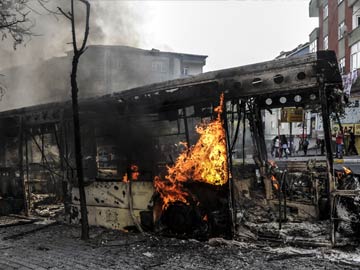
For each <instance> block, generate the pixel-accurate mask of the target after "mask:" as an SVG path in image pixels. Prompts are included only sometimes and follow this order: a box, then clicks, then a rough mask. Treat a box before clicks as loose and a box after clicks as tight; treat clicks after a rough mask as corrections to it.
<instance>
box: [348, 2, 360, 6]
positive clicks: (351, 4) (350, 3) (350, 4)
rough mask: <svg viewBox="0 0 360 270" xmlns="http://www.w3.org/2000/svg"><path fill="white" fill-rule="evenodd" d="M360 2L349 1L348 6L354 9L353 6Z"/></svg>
mask: <svg viewBox="0 0 360 270" xmlns="http://www.w3.org/2000/svg"><path fill="white" fill-rule="evenodd" d="M358 1H359V0H348V6H349V7H352V6H353V5H355V4H356V2H358Z"/></svg>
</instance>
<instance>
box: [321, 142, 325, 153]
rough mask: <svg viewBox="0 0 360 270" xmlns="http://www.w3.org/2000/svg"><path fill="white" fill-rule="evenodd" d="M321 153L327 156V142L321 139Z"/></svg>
mask: <svg viewBox="0 0 360 270" xmlns="http://www.w3.org/2000/svg"><path fill="white" fill-rule="evenodd" d="M320 151H321V155H322V156H323V155H325V140H324V139H321V140H320Z"/></svg>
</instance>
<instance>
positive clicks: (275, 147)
mask: <svg viewBox="0 0 360 270" xmlns="http://www.w3.org/2000/svg"><path fill="white" fill-rule="evenodd" d="M279 149H280V139H279V136H276V137H275V139H274V152H275V154H274V156H275V157H280V153H279Z"/></svg>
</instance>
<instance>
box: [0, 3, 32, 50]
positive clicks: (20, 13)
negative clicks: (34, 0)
mask: <svg viewBox="0 0 360 270" xmlns="http://www.w3.org/2000/svg"><path fill="white" fill-rule="evenodd" d="M28 1H29V0H1V1H0V34H1V38H2V40H4V39H6V38H8V37H10V38H12V39H13V40H14V49H15V48H16V46H17V45H18V44H20V43H22V42H23V41H24V39H26V38H30V36H31V35H32V32H31V28H32V27H33V26H34V24H35V23H34V21H32V20H31V19H30V18H29V14H30V12H31V8H30V7H29V6H28Z"/></svg>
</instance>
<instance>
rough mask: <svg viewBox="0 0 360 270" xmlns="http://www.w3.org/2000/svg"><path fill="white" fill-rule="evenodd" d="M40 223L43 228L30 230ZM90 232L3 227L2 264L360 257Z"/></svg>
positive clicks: (291, 262)
mask: <svg viewBox="0 0 360 270" xmlns="http://www.w3.org/2000/svg"><path fill="white" fill-rule="evenodd" d="M44 226H45V227H44ZM42 227H44V228H42ZM36 228H37V229H39V228H42V229H41V230H38V231H36V232H30V233H26V232H29V231H33V230H34V229H36ZM24 233H25V234H24ZM90 233H91V235H90V236H91V237H90V238H91V239H90V240H89V241H88V242H84V241H81V240H80V228H79V227H76V226H69V225H61V224H52V223H50V225H49V224H47V225H44V223H40V224H28V225H20V226H12V227H7V228H0V237H1V238H0V243H1V244H0V269H244V268H246V269H354V268H355V266H356V265H357V263H359V261H360V258H357V259H358V261H357V260H356V258H355V259H354V258H351V257H348V255H347V253H346V252H340V251H335V250H330V249H314V250H312V249H306V250H305V249H296V248H290V247H279V246H278V247H273V248H271V247H270V246H269V244H266V243H256V244H252V243H243V242H238V241H230V240H229V241H226V240H222V239H210V240H209V241H206V242H199V241H196V240H191V239H187V240H185V239H184V240H181V239H175V238H166V237H161V236H157V235H150V234H147V235H144V236H142V235H141V234H137V233H126V232H122V231H111V230H105V229H101V228H91V230H90ZM4 238H5V239H8V240H4Z"/></svg>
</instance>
